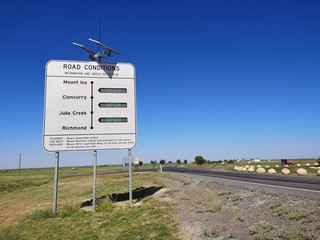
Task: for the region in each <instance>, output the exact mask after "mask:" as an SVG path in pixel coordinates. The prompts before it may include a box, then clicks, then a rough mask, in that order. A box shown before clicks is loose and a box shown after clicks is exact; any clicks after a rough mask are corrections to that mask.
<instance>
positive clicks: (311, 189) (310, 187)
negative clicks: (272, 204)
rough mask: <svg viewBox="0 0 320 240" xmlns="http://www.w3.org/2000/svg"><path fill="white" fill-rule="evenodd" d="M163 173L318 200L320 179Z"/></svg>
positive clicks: (184, 171) (218, 172)
mask: <svg viewBox="0 0 320 240" xmlns="http://www.w3.org/2000/svg"><path fill="white" fill-rule="evenodd" d="M163 171H164V172H177V173H182V174H191V175H197V176H202V177H208V178H211V179H214V180H216V181H219V182H223V183H228V184H232V185H239V186H245V187H255V188H260V189H261V188H262V189H264V190H270V191H275V192H280V193H287V194H293V195H297V196H301V197H307V198H313V199H319V200H320V177H304V176H283V175H267V174H252V173H241V172H229V171H225V170H220V169H194V168H183V167H181V168H179V167H164V168H163Z"/></svg>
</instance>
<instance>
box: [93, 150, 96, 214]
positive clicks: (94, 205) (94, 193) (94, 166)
mask: <svg viewBox="0 0 320 240" xmlns="http://www.w3.org/2000/svg"><path fill="white" fill-rule="evenodd" d="M96 184H97V151H96V150H94V151H93V194H92V212H94V213H95V212H96Z"/></svg>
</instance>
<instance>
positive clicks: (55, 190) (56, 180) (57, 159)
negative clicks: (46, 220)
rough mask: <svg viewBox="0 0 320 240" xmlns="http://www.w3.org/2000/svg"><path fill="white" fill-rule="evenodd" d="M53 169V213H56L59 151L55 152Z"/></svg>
mask: <svg viewBox="0 0 320 240" xmlns="http://www.w3.org/2000/svg"><path fill="white" fill-rule="evenodd" d="M55 161H56V164H55V169H54V189H53V213H54V214H56V213H57V207H58V175H59V152H56V153H55Z"/></svg>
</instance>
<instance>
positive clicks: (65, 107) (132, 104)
mask: <svg viewBox="0 0 320 240" xmlns="http://www.w3.org/2000/svg"><path fill="white" fill-rule="evenodd" d="M135 144H136V95H135V68H134V66H133V65H132V64H129V63H97V62H83V61H59V60H53V61H49V62H48V63H47V65H46V86H45V106H44V131H43V146H44V149H45V150H47V151H54V152H56V151H79V150H103V149H131V148H133V147H134V146H135Z"/></svg>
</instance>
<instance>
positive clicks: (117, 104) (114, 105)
mask: <svg viewBox="0 0 320 240" xmlns="http://www.w3.org/2000/svg"><path fill="white" fill-rule="evenodd" d="M99 107H101V108H127V107H128V104H127V103H124V102H102V103H99Z"/></svg>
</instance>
